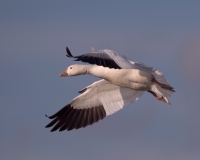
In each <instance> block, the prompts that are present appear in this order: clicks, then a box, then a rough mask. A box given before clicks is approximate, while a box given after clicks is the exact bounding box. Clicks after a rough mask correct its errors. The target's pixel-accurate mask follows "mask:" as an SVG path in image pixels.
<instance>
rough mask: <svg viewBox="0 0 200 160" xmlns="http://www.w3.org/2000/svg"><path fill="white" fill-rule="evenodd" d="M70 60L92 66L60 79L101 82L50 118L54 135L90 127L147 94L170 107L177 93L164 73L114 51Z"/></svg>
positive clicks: (71, 68)
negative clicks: (87, 76) (84, 76)
mask: <svg viewBox="0 0 200 160" xmlns="http://www.w3.org/2000/svg"><path fill="white" fill-rule="evenodd" d="M66 50H67V56H68V57H73V58H76V61H83V62H88V63H90V65H80V64H74V65H71V66H69V67H68V68H67V69H66V70H65V71H64V72H62V73H61V74H60V76H62V77H64V76H77V75H82V74H91V75H93V76H96V77H99V78H102V80H100V81H97V82H94V83H93V84H91V85H89V86H87V87H86V88H84V89H82V90H81V91H79V93H80V95H79V96H77V97H76V98H74V99H73V100H71V101H70V102H69V103H68V104H67V105H66V106H64V107H63V108H62V109H61V110H59V111H58V112H56V113H55V114H54V115H52V116H50V117H49V118H50V119H52V121H51V122H50V123H49V124H48V125H47V126H46V127H47V128H48V127H53V128H52V130H51V131H55V130H58V129H59V131H63V130H72V129H78V128H82V127H86V126H88V125H91V124H93V123H95V122H98V121H99V120H101V119H103V118H104V117H106V116H108V115H111V114H113V113H115V112H117V111H118V110H120V109H122V108H123V107H124V106H126V105H128V104H131V103H132V102H134V101H136V100H138V99H139V97H140V96H141V95H142V94H143V93H144V91H147V92H149V93H151V94H152V95H153V96H154V97H155V98H156V99H158V100H160V101H162V102H165V103H168V104H170V102H169V100H168V98H167V97H169V96H170V95H171V94H172V93H173V92H174V89H173V87H171V86H170V85H169V84H168V82H167V81H166V79H165V78H164V77H163V75H162V73H161V72H159V71H158V70H153V68H151V67H147V66H145V65H143V64H141V63H137V62H133V61H131V60H129V59H128V58H126V57H125V56H121V55H119V54H118V53H116V52H114V51H111V50H100V51H95V50H94V49H92V53H87V54H83V55H81V56H76V57H74V56H72V54H71V52H70V50H69V49H68V48H66Z"/></svg>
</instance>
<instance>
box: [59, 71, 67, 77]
mask: <svg viewBox="0 0 200 160" xmlns="http://www.w3.org/2000/svg"><path fill="white" fill-rule="evenodd" d="M59 76H60V77H65V76H68V74H67V72H65V71H64V72H62V73H61V74H59Z"/></svg>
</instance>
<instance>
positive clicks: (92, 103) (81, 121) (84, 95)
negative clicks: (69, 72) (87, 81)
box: [46, 80, 143, 131]
mask: <svg viewBox="0 0 200 160" xmlns="http://www.w3.org/2000/svg"><path fill="white" fill-rule="evenodd" d="M79 93H81V94H80V95H79V96H77V97H76V98H74V99H73V100H72V101H71V102H70V103H69V104H67V105H66V106H64V107H63V108H62V109H61V110H60V111H58V112H57V113H55V114H54V115H52V116H50V117H49V118H50V119H53V120H52V121H51V122H50V123H49V124H48V125H47V126H46V127H47V128H48V127H53V128H52V130H51V131H56V130H58V129H59V131H63V130H66V129H67V130H72V129H78V128H82V127H86V126H88V125H91V124H93V123H95V122H98V121H99V120H101V119H103V118H105V117H106V116H108V115H111V114H113V113H115V112H117V111H118V110H120V109H122V108H123V107H124V106H126V105H128V104H131V103H132V102H134V101H136V100H137V99H139V97H140V96H141V95H142V94H143V91H135V90H131V89H129V88H124V87H119V86H116V85H113V84H110V83H109V82H107V81H106V80H100V81H97V82H94V83H93V84H91V85H90V86H87V87H86V88H84V89H83V90H81V91H80V92H79Z"/></svg>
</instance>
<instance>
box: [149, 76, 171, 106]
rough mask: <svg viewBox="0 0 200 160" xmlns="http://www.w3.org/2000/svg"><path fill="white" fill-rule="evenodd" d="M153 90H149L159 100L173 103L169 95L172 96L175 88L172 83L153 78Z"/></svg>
mask: <svg viewBox="0 0 200 160" xmlns="http://www.w3.org/2000/svg"><path fill="white" fill-rule="evenodd" d="M152 82H153V83H152V85H151V90H150V91H148V92H149V93H151V94H152V95H153V96H154V97H155V98H156V99H157V100H159V101H162V102H164V103H167V104H171V103H170V101H169V100H168V98H167V97H170V96H171V94H172V93H173V92H175V90H174V88H173V87H171V86H170V85H166V84H162V83H160V82H158V81H156V80H155V79H153V80H152Z"/></svg>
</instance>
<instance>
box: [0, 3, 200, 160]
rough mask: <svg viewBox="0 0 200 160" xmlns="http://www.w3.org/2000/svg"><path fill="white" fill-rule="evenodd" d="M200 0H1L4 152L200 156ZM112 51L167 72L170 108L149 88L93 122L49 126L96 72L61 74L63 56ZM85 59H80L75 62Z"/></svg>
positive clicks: (72, 156) (37, 158)
mask: <svg viewBox="0 0 200 160" xmlns="http://www.w3.org/2000/svg"><path fill="white" fill-rule="evenodd" d="M199 6H200V1H195V0H192V1H185V0H183V1H178V0H174V1H171V0H169V1H158V0H152V1H144V0H140V1H139V0H137V1H134V0H133V1H123V2H122V1H112V0H110V1H89V0H88V1H84V2H83V1H59V2H56V1H45V0H43V1H22V0H21V1H20V0H19V1H1V2H0V35H1V36H0V44H1V47H0V56H1V63H0V82H1V83H0V88H1V91H0V92H1V96H0V106H1V112H0V125H1V130H0V142H1V143H0V159H22V160H26V159H30V160H31V159H34V160H43V159H49V160H53V159H61V160H62V159H69V160H78V159H83V160H85V159H96V160H102V159H115V160H118V159H119V160H121V159H133V158H134V159H136V160H142V159H154V160H160V159H162V160H167V159H172V160H173V159H175V160H178V159H181V160H187V159H191V160H198V159H199V158H200V136H199V135H200V125H199V124H200V116H199V113H200V107H199V99H198V98H199V96H198V95H199V94H200V86H199V81H200V73H199V67H200V63H199V59H200V19H199V15H200V10H199ZM66 46H68V47H69V48H70V49H71V52H72V53H73V54H74V55H79V54H83V53H87V52H89V51H90V49H91V47H94V48H95V49H97V50H98V49H112V50H114V51H117V52H119V53H121V54H123V55H125V56H127V57H129V58H130V59H132V60H133V61H138V62H142V63H144V64H146V65H148V66H152V67H154V68H155V69H159V70H160V71H162V72H163V74H164V75H165V77H166V78H167V80H168V81H169V83H170V84H171V85H172V86H173V87H174V88H175V90H176V92H175V93H174V94H173V95H172V97H171V98H170V101H171V103H172V105H171V106H168V105H166V104H164V103H161V102H159V101H157V100H156V99H155V98H154V97H152V96H151V95H150V94H148V93H145V94H144V95H143V96H142V97H141V98H140V99H139V100H138V101H137V102H135V103H133V104H131V105H129V106H127V107H125V108H124V109H123V110H121V111H119V112H117V113H115V114H113V115H112V116H108V117H106V118H105V119H104V120H103V121H100V122H98V123H96V124H94V125H92V126H89V127H87V128H84V129H80V130H73V131H70V132H67V131H64V132H61V133H59V132H55V133H50V132H49V129H46V128H44V126H45V125H46V124H47V123H48V122H49V120H48V119H47V118H46V117H45V114H48V115H51V114H53V113H54V112H56V111H57V110H59V109H60V108H61V107H63V106H64V105H65V104H66V103H68V102H69V101H70V100H71V99H73V98H74V97H76V96H77V95H78V91H79V90H81V89H82V88H84V87H85V86H87V85H89V84H91V83H92V82H94V81H95V80H97V78H95V77H92V76H89V75H86V76H77V77H68V78H60V77H58V74H59V73H61V72H62V71H63V70H64V69H65V68H66V67H67V66H69V65H71V64H73V63H74V61H73V60H72V59H69V58H67V57H66V56H65V47H66ZM76 63H77V62H76Z"/></svg>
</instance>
